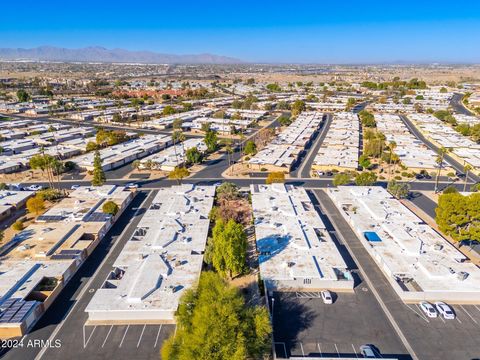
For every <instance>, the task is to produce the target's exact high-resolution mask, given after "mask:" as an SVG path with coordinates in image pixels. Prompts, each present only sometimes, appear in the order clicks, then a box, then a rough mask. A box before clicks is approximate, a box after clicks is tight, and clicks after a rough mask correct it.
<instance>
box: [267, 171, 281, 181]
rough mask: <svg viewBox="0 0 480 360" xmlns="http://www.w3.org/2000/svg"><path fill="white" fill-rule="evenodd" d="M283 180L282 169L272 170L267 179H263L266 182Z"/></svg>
mask: <svg viewBox="0 0 480 360" xmlns="http://www.w3.org/2000/svg"><path fill="white" fill-rule="evenodd" d="M284 182H285V173H284V172H282V171H274V172H271V173H269V174H268V176H267V179H266V180H265V183H266V184H273V183H284Z"/></svg>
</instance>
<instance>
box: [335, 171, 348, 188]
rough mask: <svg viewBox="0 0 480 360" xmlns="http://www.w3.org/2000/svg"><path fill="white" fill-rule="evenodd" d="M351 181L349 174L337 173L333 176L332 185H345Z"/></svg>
mask: <svg viewBox="0 0 480 360" xmlns="http://www.w3.org/2000/svg"><path fill="white" fill-rule="evenodd" d="M351 181H352V177H351V176H350V174H345V173H339V174H336V175H335V176H334V177H333V186H341V185H347V184H349V183H350V182H351Z"/></svg>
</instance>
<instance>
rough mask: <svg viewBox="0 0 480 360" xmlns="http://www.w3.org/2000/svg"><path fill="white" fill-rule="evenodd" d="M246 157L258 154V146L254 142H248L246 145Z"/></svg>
mask: <svg viewBox="0 0 480 360" xmlns="http://www.w3.org/2000/svg"><path fill="white" fill-rule="evenodd" d="M243 152H244V153H245V155H255V154H256V153H257V145H255V142H254V141H252V140H248V141H247V142H246V143H245V149H244V150H243Z"/></svg>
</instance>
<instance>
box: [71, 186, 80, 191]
mask: <svg viewBox="0 0 480 360" xmlns="http://www.w3.org/2000/svg"><path fill="white" fill-rule="evenodd" d="M79 187H80V185H72V186H71V187H70V189H71V190H77V189H78V188H79Z"/></svg>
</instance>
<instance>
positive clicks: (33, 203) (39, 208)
mask: <svg viewBox="0 0 480 360" xmlns="http://www.w3.org/2000/svg"><path fill="white" fill-rule="evenodd" d="M26 206H27V210H28V212H30V213H33V214H35V215H40V214H41V213H42V212H43V211H45V201H44V200H43V199H42V198H41V197H40V196H34V197H32V198H30V199H28V200H27V205H26Z"/></svg>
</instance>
